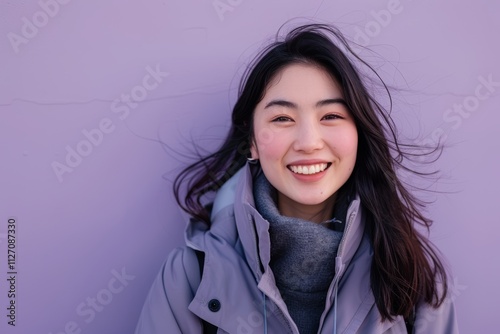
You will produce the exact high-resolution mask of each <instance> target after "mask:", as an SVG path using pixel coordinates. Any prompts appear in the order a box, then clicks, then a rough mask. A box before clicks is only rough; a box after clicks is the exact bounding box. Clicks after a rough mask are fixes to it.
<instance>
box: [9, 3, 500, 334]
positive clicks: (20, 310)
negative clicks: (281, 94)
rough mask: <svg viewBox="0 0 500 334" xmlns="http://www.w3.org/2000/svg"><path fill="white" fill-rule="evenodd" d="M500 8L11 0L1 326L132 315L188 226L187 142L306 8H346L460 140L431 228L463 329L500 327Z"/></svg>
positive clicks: (407, 93)
mask: <svg viewBox="0 0 500 334" xmlns="http://www.w3.org/2000/svg"><path fill="white" fill-rule="evenodd" d="M498 14H500V5H499V4H498V3H493V2H488V1H485V0H483V1H458V2H457V1H429V0H428V1H411V0H400V1H397V0H383V1H378V0H377V1H373V0H370V1H369V0H364V1H349V2H348V1H319V0H314V1H286V0H275V1H263V0H255V1H250V0H187V1H172V0H166V1H118V0H114V1H77V0H72V1H70V0H64V1H63V0H41V1H38V2H37V1H15V2H14V1H0V59H1V63H0V159H1V160H0V181H1V183H0V259H1V260H0V282H1V283H0V310H1V311H0V319H1V320H0V328H1V329H0V330H1V331H2V333H44V334H45V333H53V334H56V333H80V332H81V333H93V334H100V333H103V334H109V333H117V334H118V333H120V334H122V333H132V332H133V328H134V326H135V323H136V320H137V317H138V314H139V311H140V308H141V306H142V303H143V300H144V298H145V295H146V293H147V290H148V288H149V286H150V284H151V282H152V280H153V277H154V276H155V275H156V273H157V271H158V269H159V267H160V265H161V263H162V261H163V260H164V259H165V257H166V254H167V253H168V252H169V251H170V250H171V249H172V248H173V247H175V246H178V245H180V244H182V242H183V228H184V221H185V220H184V218H183V216H182V214H181V213H180V212H179V210H178V208H177V207H176V205H175V204H174V201H173V197H172V194H171V181H172V179H173V177H174V176H175V175H176V173H177V172H178V171H179V170H180V167H181V166H182V165H183V164H184V163H186V162H187V160H186V158H184V157H183V154H185V153H186V152H188V149H189V148H190V147H191V142H192V141H193V140H197V141H198V142H200V138H203V139H204V142H203V143H204V144H205V145H206V147H207V148H210V147H213V145H216V144H217V143H218V140H219V139H220V138H221V134H222V133H223V132H224V131H225V130H226V129H227V125H228V120H229V113H230V109H231V106H232V104H233V103H234V101H235V93H236V89H237V85H238V81H239V78H240V75H241V73H242V71H243V70H244V67H245V65H246V64H247V63H248V61H249V60H250V59H251V57H252V56H253V55H254V54H255V52H256V51H257V50H258V49H259V48H260V47H261V46H262V45H263V43H265V41H266V40H267V39H268V38H270V37H272V36H273V34H274V33H275V32H276V30H277V29H278V28H279V27H280V26H281V25H282V24H283V23H284V22H285V21H287V20H289V19H292V18H296V17H302V19H299V20H295V21H293V22H305V21H307V20H309V19H313V20H316V21H321V22H325V21H326V22H330V23H335V24H337V25H338V26H339V27H340V28H341V29H342V31H343V32H344V33H345V34H347V35H348V36H350V37H351V38H353V39H355V40H356V41H357V42H358V43H360V44H362V45H366V46H369V47H371V48H372V49H373V50H374V51H376V52H377V54H378V55H377V54H373V53H367V52H366V51H365V52H363V54H364V55H365V56H366V59H367V60H368V61H369V62H370V63H371V64H373V65H374V66H376V67H377V68H378V69H379V70H380V73H381V75H382V76H383V77H384V79H386V81H387V82H388V83H389V84H391V85H394V86H396V87H399V88H400V90H399V92H398V93H396V94H395V96H394V97H395V108H394V118H395V120H396V122H397V123H398V124H399V125H400V128H401V130H402V133H403V134H404V135H405V136H408V137H412V138H413V139H412V140H414V141H417V142H425V143H432V142H435V141H436V140H438V139H441V140H442V141H444V143H445V144H446V145H447V146H448V149H447V150H446V151H445V153H444V154H443V156H442V157H441V159H440V160H439V161H438V163H437V167H438V168H439V169H441V173H442V174H441V175H442V178H441V179H440V180H439V182H437V183H436V184H432V185H431V188H432V189H434V190H439V191H443V192H444V193H437V194H432V195H430V196H429V195H426V196H428V198H429V199H432V200H435V202H434V203H433V204H432V205H431V206H430V207H429V214H430V216H431V217H432V218H433V219H434V220H435V222H436V224H435V226H434V227H433V234H432V239H433V241H434V242H435V243H436V244H437V245H438V246H439V248H440V249H441V250H442V251H443V252H444V253H445V255H446V257H447V258H448V262H449V263H450V266H451V267H452V268H453V277H454V282H455V287H454V290H453V293H454V298H455V301H456V305H457V310H458V315H459V319H460V325H461V329H462V332H463V333H473V332H474V333H489V332H491V331H492V330H493V328H496V327H498V326H494V325H496V310H498V307H497V304H496V303H497V301H498V300H499V297H500V294H499V290H498V289H497V282H498V281H500V270H499V261H498V259H497V255H496V253H497V252H498V241H497V240H498V234H499V232H500V229H499V227H498V226H499V224H498V223H499V222H500V221H499V218H498V215H497V212H496V211H495V210H496V209H497V208H498V199H499V196H498V194H497V189H498V188H499V187H500V178H499V177H498V176H497V173H498V170H499V168H500V161H499V156H498V152H499V151H498V147H499V141H498V131H494V129H496V128H497V127H498V124H499V121H500V117H499V113H498V111H499V110H498V105H499V95H500V94H499V92H500V67H499V66H498V59H499V51H500V47H499V45H498V36H496V35H497V34H498V31H500V23H499V22H500V21H499V20H498V19H497V16H498ZM292 25H293V23H292ZM495 133H496V134H495ZM496 136H497V137H496ZM161 143H164V145H162V144H161ZM427 185H428V184H427ZM9 218H13V219H14V220H15V223H14V221H13V220H10V222H11V223H12V224H10V227H9ZM14 228H15V231H16V234H15V236H16V239H15V240H16V242H15V249H14V248H13V246H10V247H11V250H15V252H16V258H15V263H12V261H11V264H12V265H13V266H14V267H13V268H10V269H9V268H8V266H7V260H8V254H7V252H8V247H9V246H8V245H9V241H8V233H7V230H8V229H11V230H12V229H14ZM495 241H497V242H495ZM11 244H13V242H11ZM10 271H14V272H16V274H7V272H10ZM12 276H14V278H13V279H11V281H10V282H9V281H7V279H9V278H12ZM10 283H13V286H15V290H16V291H15V292H16V297H15V299H14V298H9V296H8V290H9V289H10ZM11 300H14V301H15V308H16V309H15V312H16V322H15V323H16V326H15V327H12V326H10V325H8V324H7V321H8V320H9V318H8V317H6V315H7V314H9V312H10V311H9V310H7V307H9V305H10V301H11ZM478 305H480V307H478ZM5 330H6V331H5Z"/></svg>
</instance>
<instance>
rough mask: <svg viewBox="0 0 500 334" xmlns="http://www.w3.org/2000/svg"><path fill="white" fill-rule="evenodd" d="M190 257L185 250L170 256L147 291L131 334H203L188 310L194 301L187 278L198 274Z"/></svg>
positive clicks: (175, 250)
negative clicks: (133, 332) (133, 331)
mask: <svg viewBox="0 0 500 334" xmlns="http://www.w3.org/2000/svg"><path fill="white" fill-rule="evenodd" d="M190 253H193V252H189V251H187V249H186V248H177V249H174V250H173V251H172V253H170V255H169V257H168V259H167V260H166V262H165V263H164V265H163V266H162V268H161V270H160V273H159V274H158V276H157V277H156V279H155V280H154V282H153V285H152V286H151V289H150V290H149V294H148V296H147V298H146V301H145V303H144V306H143V308H142V312H141V315H140V317H139V322H138V323H137V327H136V330H135V334H163V333H164V334H178V333H179V334H185V333H189V334H196V333H203V329H202V327H203V325H202V322H201V320H200V319H199V318H198V317H197V316H196V315H194V314H193V313H192V312H191V311H189V310H188V305H189V304H190V302H191V300H192V299H193V297H194V291H193V288H192V286H191V284H190V278H189V277H188V275H193V274H195V275H196V273H198V274H199V269H198V267H197V264H196V262H194V261H193V256H195V255H192V254H190ZM194 259H195V260H196V258H194Z"/></svg>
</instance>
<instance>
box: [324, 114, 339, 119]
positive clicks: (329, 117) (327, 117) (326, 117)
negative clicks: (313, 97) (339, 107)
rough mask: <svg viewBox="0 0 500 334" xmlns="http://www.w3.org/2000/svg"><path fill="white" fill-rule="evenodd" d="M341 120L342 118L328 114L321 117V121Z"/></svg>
mask: <svg viewBox="0 0 500 334" xmlns="http://www.w3.org/2000/svg"><path fill="white" fill-rule="evenodd" d="M341 118H342V116H340V115H337V114H328V115H325V116H323V119H325V120H331V119H341Z"/></svg>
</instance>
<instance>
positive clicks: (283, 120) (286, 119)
mask: <svg viewBox="0 0 500 334" xmlns="http://www.w3.org/2000/svg"><path fill="white" fill-rule="evenodd" d="M291 120H292V119H291V118H290V117H287V116H278V117H276V118H274V119H273V122H289V121H291Z"/></svg>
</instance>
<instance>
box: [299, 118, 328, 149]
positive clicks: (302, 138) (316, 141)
mask: <svg viewBox="0 0 500 334" xmlns="http://www.w3.org/2000/svg"><path fill="white" fill-rule="evenodd" d="M296 129H297V132H296V134H295V141H294V145H293V148H294V149H295V150H296V151H302V152H305V153H310V152H314V151H317V150H320V149H322V148H323V146H324V141H323V135H322V133H321V129H320V128H319V124H314V122H303V123H302V124H300V125H299V126H298V127H297V128H296Z"/></svg>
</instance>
